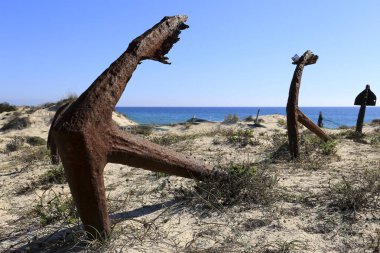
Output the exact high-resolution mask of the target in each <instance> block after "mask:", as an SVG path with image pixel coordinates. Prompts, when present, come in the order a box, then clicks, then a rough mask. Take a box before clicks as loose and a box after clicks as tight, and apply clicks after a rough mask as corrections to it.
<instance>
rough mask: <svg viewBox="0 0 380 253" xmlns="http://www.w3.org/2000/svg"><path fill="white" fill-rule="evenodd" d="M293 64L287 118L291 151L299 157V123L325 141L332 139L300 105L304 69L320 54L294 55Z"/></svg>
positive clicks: (293, 155) (293, 156) (292, 155)
mask: <svg viewBox="0 0 380 253" xmlns="http://www.w3.org/2000/svg"><path fill="white" fill-rule="evenodd" d="M292 59H293V64H294V65H296V69H295V70H294V74H293V78H292V81H291V83H290V88H289V97H288V103H287V105H286V118H287V128H288V140H289V151H290V156H291V158H292V159H294V158H297V157H299V136H298V124H297V122H300V123H301V124H302V125H304V126H305V127H307V128H308V129H309V130H310V131H312V132H313V133H315V134H316V135H317V136H318V137H319V138H321V139H322V140H323V141H325V142H327V141H331V140H332V139H331V138H330V137H329V136H328V135H327V134H326V133H325V132H324V131H323V130H322V129H321V128H319V127H318V126H317V125H315V124H314V123H313V121H311V120H310V119H309V118H308V117H307V116H306V115H305V114H303V113H302V112H301V111H300V109H299V107H298V95H299V90H300V86H301V78H302V73H303V69H304V67H305V66H307V65H312V64H315V63H316V62H317V60H318V55H315V54H313V53H312V52H311V51H310V50H308V51H306V52H305V53H304V54H303V55H302V56H301V57H299V56H298V55H295V56H294V57H292Z"/></svg>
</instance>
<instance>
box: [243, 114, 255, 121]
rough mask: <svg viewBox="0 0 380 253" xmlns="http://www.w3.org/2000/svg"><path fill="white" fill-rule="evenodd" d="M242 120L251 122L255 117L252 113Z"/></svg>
mask: <svg viewBox="0 0 380 253" xmlns="http://www.w3.org/2000/svg"><path fill="white" fill-rule="evenodd" d="M244 121H247V122H252V121H255V118H254V117H253V116H252V115H249V116H248V117H247V118H245V119H244Z"/></svg>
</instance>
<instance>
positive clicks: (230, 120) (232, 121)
mask: <svg viewBox="0 0 380 253" xmlns="http://www.w3.org/2000/svg"><path fill="white" fill-rule="evenodd" d="M238 121H239V117H238V116H237V115H236V114H233V115H232V114H228V115H227V116H226V117H225V118H224V121H223V123H225V124H236V123H237V122H238Z"/></svg>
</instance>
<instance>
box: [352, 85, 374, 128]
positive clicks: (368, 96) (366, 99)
mask: <svg viewBox="0 0 380 253" xmlns="http://www.w3.org/2000/svg"><path fill="white" fill-rule="evenodd" d="M354 105H360V109H359V114H358V119H357V121H356V130H355V131H356V133H358V134H361V133H362V131H363V122H364V116H365V109H366V106H367V105H368V106H375V105H376V95H375V94H374V93H373V92H372V91H371V89H370V87H369V85H368V84H367V85H366V87H365V89H364V90H363V91H362V92H360V93H359V95H358V96H357V97H356V99H355V103H354Z"/></svg>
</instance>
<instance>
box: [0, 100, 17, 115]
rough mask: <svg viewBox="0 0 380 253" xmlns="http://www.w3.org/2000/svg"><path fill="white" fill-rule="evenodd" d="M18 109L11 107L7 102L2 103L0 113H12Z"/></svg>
mask: <svg viewBox="0 0 380 253" xmlns="http://www.w3.org/2000/svg"><path fill="white" fill-rule="evenodd" d="M16 109H17V108H16V106H14V105H10V104H9V103H7V102H4V103H0V113H2V112H12V111H16Z"/></svg>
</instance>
